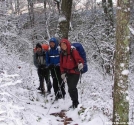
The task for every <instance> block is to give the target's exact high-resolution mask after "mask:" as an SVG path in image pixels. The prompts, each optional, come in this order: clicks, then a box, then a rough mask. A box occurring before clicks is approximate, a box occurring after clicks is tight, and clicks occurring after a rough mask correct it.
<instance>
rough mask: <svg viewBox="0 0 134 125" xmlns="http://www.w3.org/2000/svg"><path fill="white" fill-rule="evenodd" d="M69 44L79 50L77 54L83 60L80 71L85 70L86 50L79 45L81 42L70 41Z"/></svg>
mask: <svg viewBox="0 0 134 125" xmlns="http://www.w3.org/2000/svg"><path fill="white" fill-rule="evenodd" d="M71 45H72V46H74V47H75V48H76V50H77V51H78V52H79V55H80V56H81V58H82V59H83V60H84V66H83V70H82V71H81V73H85V72H87V71H88V66H87V59H86V52H85V50H84V48H83V46H82V45H81V43H72V44H71Z"/></svg>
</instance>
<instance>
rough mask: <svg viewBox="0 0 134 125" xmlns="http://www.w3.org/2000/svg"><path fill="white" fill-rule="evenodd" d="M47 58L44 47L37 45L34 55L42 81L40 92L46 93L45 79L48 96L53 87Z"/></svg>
mask: <svg viewBox="0 0 134 125" xmlns="http://www.w3.org/2000/svg"><path fill="white" fill-rule="evenodd" d="M45 57H46V51H45V50H44V49H43V48H42V45H41V44H40V43H37V44H36V48H35V54H34V64H35V66H36V67H37V72H38V76H39V81H40V85H39V87H38V90H41V91H42V93H44V92H45V87H44V79H45V81H46V84H47V92H48V94H50V93H51V88H52V85H51V81H50V73H49V69H48V67H47V66H46V60H45Z"/></svg>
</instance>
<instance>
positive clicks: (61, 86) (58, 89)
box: [50, 66, 66, 98]
mask: <svg viewBox="0 0 134 125" xmlns="http://www.w3.org/2000/svg"><path fill="white" fill-rule="evenodd" d="M50 70H51V75H52V79H53V89H54V92H55V96H56V97H57V98H61V97H63V98H64V96H65V94H66V92H65V83H64V82H63V80H62V79H61V72H60V67H59V66H56V67H53V68H51V69H50Z"/></svg>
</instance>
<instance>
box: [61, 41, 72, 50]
mask: <svg viewBox="0 0 134 125" xmlns="http://www.w3.org/2000/svg"><path fill="white" fill-rule="evenodd" d="M60 47H61V49H62V50H69V51H70V48H71V44H70V42H69V41H68V40H67V39H61V41H60Z"/></svg>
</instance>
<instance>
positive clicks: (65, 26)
mask: <svg viewBox="0 0 134 125" xmlns="http://www.w3.org/2000/svg"><path fill="white" fill-rule="evenodd" d="M71 10H72V0H62V3H61V12H60V14H61V15H60V18H61V17H62V20H61V21H60V22H59V25H58V29H59V31H58V35H59V37H60V38H68V32H69V26H70V18H71Z"/></svg>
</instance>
